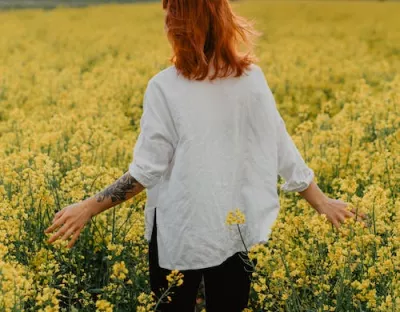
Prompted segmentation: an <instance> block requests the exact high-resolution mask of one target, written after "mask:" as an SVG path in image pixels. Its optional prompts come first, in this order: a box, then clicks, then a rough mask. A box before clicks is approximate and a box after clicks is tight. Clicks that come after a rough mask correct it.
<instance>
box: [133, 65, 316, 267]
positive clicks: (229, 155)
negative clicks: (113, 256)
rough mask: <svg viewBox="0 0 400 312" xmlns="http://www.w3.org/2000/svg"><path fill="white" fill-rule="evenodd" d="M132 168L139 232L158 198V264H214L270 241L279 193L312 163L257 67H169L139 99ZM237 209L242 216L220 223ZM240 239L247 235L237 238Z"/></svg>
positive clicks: (308, 175)
mask: <svg viewBox="0 0 400 312" xmlns="http://www.w3.org/2000/svg"><path fill="white" fill-rule="evenodd" d="M132 156H133V160H132V162H131V163H130V165H129V173H130V174H131V175H132V176H133V177H134V178H135V179H136V180H137V181H139V182H140V183H141V184H142V185H143V186H144V187H146V192H147V202H146V207H145V239H146V240H147V241H148V242H150V238H151V231H152V229H153V219H154V208H155V207H157V221H156V222H157V244H158V249H159V265H160V267H162V268H166V269H169V270H174V269H176V270H190V269H201V268H206V267H211V266H217V265H219V264H221V263H222V262H223V261H225V260H226V259H227V258H229V257H230V256H232V255H234V254H235V253H236V252H240V251H245V250H246V249H245V246H244V244H246V247H247V248H248V249H249V248H251V247H252V246H253V245H255V244H259V243H265V242H267V241H268V239H269V236H270V233H271V227H272V225H273V223H274V221H275V220H276V218H277V216H278V213H279V208H280V207H279V196H278V192H277V182H278V175H279V176H281V177H282V178H283V179H284V180H285V183H284V184H283V185H282V186H281V190H282V191H284V192H294V191H296V192H298V191H303V190H305V189H306V188H307V187H308V186H309V185H310V183H311V182H312V180H313V177H314V172H313V170H312V169H311V168H309V167H308V166H307V165H306V163H305V162H304V160H303V158H302V156H301V154H300V152H299V151H298V149H297V148H296V146H295V144H294V142H293V141H292V139H291V137H290V135H289V134H288V132H287V130H286V127H285V123H284V120H283V119H282V117H281V115H280V113H279V111H278V110H277V107H276V103H275V100H274V97H273V95H272V92H271V90H270V88H269V86H268V83H267V81H266V79H265V76H264V74H263V72H262V70H261V68H260V67H259V66H257V65H255V64H253V65H251V68H250V69H249V70H248V71H246V73H245V75H243V76H241V77H227V78H222V79H217V80H214V81H209V80H203V81H194V80H188V79H186V78H184V77H183V76H182V75H178V72H177V70H176V68H175V66H170V67H168V68H166V69H164V70H162V71H160V72H159V73H158V74H156V75H155V76H153V77H152V78H151V79H150V80H149V82H148V85H147V88H146V91H145V95H144V99H143V114H142V117H141V120H140V134H139V136H138V140H137V142H136V144H135V146H134V149H133V155H132ZM236 208H239V209H240V210H241V211H242V212H243V213H244V214H245V216H246V222H245V224H241V225H240V231H241V235H242V237H241V236H240V233H239V231H238V228H237V225H227V224H226V223H225V221H226V217H227V215H228V212H229V211H231V210H233V209H236ZM242 239H243V241H242Z"/></svg>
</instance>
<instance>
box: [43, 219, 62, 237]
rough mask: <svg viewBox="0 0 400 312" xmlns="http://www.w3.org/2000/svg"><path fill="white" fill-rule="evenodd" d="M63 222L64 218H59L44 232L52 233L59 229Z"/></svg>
mask: <svg viewBox="0 0 400 312" xmlns="http://www.w3.org/2000/svg"><path fill="white" fill-rule="evenodd" d="M64 222H65V218H64V217H63V216H61V217H60V218H59V219H57V220H56V221H54V222H53V224H52V225H51V226H50V227H48V228H47V229H46V230H45V231H44V232H45V233H50V232H53V231H54V230H55V229H56V228H58V227H60V226H61V225H62V224H63V223H64Z"/></svg>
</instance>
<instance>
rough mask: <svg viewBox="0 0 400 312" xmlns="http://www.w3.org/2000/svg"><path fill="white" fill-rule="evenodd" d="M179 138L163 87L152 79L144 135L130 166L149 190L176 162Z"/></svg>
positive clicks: (142, 121)
mask: <svg viewBox="0 0 400 312" xmlns="http://www.w3.org/2000/svg"><path fill="white" fill-rule="evenodd" d="M177 137H178V136H177V133H176V129H175V126H174V122H173V118H172V116H171V112H170V110H169V107H168V105H167V101H166V99H165V97H164V95H163V93H162V91H161V90H160V88H159V86H158V85H157V84H156V83H155V82H154V81H152V80H150V81H149V83H148V85H147V88H146V91H145V94H144V97H143V114H142V117H141V119H140V133H139V136H138V139H137V141H136V144H135V147H134V149H133V154H132V156H133V160H132V162H131V163H130V164H129V173H130V175H131V176H132V177H134V178H135V179H136V180H137V181H138V182H139V183H140V184H142V185H143V186H144V187H146V188H151V187H153V186H154V185H156V184H157V182H158V181H159V179H160V178H161V176H162V175H163V174H164V172H165V171H166V169H167V168H168V166H169V163H170V162H171V160H172V157H173V155H174V153H175V147H176V143H177Z"/></svg>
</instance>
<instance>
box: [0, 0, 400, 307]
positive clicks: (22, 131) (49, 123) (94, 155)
mask: <svg viewBox="0 0 400 312" xmlns="http://www.w3.org/2000/svg"><path fill="white" fill-rule="evenodd" d="M233 6H234V9H235V10H236V11H237V12H238V13H240V14H242V15H244V16H246V17H248V18H254V20H255V25H256V28H257V29H258V30H260V31H261V32H262V33H263V34H262V36H261V37H260V39H259V40H258V42H257V46H256V54H257V55H258V57H259V59H260V61H259V65H260V66H261V67H262V69H263V71H264V73H265V75H266V78H267V80H268V83H269V85H270V87H271V89H272V91H273V93H274V96H275V99H276V102H277V106H278V108H279V110H280V112H281V114H282V116H283V119H284V120H285V122H286V126H287V129H288V132H289V133H290V134H291V136H292V138H293V140H294V142H295V143H296V145H297V147H298V148H299V151H300V152H301V154H302V155H303V157H304V159H305V161H306V162H307V163H308V165H309V166H310V167H311V168H312V169H313V170H314V171H315V174H316V181H317V183H318V185H319V186H320V188H321V189H322V190H323V191H324V192H325V193H326V194H327V195H328V196H330V197H333V198H337V199H342V200H344V201H347V202H349V203H351V204H352V205H353V206H354V207H357V208H358V209H359V210H361V211H362V212H365V213H367V214H368V216H369V217H370V223H369V226H368V227H366V228H363V227H362V226H361V224H360V223H359V222H355V221H354V220H353V219H347V221H346V222H345V224H343V225H342V226H341V227H340V228H339V229H336V228H335V227H334V226H333V225H332V224H330V223H329V222H328V221H327V220H326V218H325V216H324V215H319V214H317V212H316V211H315V210H313V208H312V207H311V206H310V205H309V204H308V203H307V202H306V201H305V200H304V199H302V198H301V197H300V196H299V195H298V194H296V193H292V194H284V193H282V192H280V203H281V211H280V214H279V217H278V220H277V221H276V223H275V224H274V227H273V229H272V233H271V237H270V239H269V241H268V243H267V244H263V245H259V246H255V247H254V248H252V249H251V257H252V258H256V259H257V266H256V271H255V272H254V274H253V284H252V290H251V296H250V302H249V309H248V310H247V311H290V312H291V311H345V312H347V311H360V312H361V311H384V312H398V311H400V194H399V192H400V19H399V14H398V12H400V3H395V2H362V1H358V2H317V1H312V2H311V1H298V2H295V1H282V2H279V1H261V0H259V1H255V0H254V1H241V2H235V3H234V4H233ZM163 16H164V15H163V12H162V9H161V4H160V3H158V2H157V3H151V4H130V5H128V4H126V5H122V4H120V5H111V4H110V5H100V6H93V7H85V8H58V9H55V10H46V11H44V10H39V9H27V10H16V11H13V10H10V11H3V12H0V25H1V26H0V311H1V312H3V311H7V312H9V311H13V312H15V311H42V312H44V311H46V312H53V311H54V312H55V311H154V308H155V305H156V304H157V302H154V301H152V300H151V295H150V287H149V275H148V262H147V261H148V259H147V253H148V245H147V242H146V241H145V240H144V237H143V235H144V216H143V208H144V205H145V201H146V198H145V196H146V195H145V192H142V193H141V194H140V195H139V196H137V197H135V198H134V199H132V200H130V201H127V202H124V203H123V204H121V205H118V206H115V207H114V208H112V209H110V210H108V211H106V212H104V213H102V214H100V215H97V216H95V217H94V218H93V220H92V221H91V222H90V223H89V224H88V225H87V226H86V227H85V229H84V230H83V231H82V233H81V235H80V237H79V239H78V241H77V243H76V244H75V246H74V247H73V248H72V249H71V250H70V249H68V248H66V244H67V242H66V241H62V240H58V241H56V242H55V243H54V244H53V245H50V244H48V243H46V239H47V238H48V237H49V236H50V235H46V234H45V233H44V230H45V229H46V228H47V227H48V226H49V225H50V224H51V220H52V218H53V216H54V213H55V212H57V211H59V210H61V209H62V208H63V207H65V206H67V205H69V204H72V203H74V202H77V201H81V200H83V199H85V198H87V197H90V196H92V195H94V194H95V193H97V192H98V191H100V190H102V189H103V188H105V187H106V186H108V185H110V184H111V183H113V182H114V181H115V180H116V179H117V178H119V177H120V176H121V175H122V174H123V173H124V172H126V171H127V169H128V165H129V163H130V162H131V161H132V150H133V147H134V145H135V141H136V139H137V137H138V133H139V131H140V129H139V120H140V117H141V113H142V100H143V93H144V90H145V87H146V84H147V82H148V80H149V79H150V78H151V77H152V76H153V75H155V74H156V73H157V72H158V71H160V70H162V69H164V68H166V67H167V66H169V65H170V63H169V61H168V60H169V56H170V47H169V45H168V41H167V39H166V38H165V35H164V31H163ZM281 183H283V181H282V180H279V184H281ZM238 208H239V209H240V207H238ZM233 219H234V218H233V217H230V220H231V221H232V220H233ZM239 221H240V222H238V224H237V227H238V229H240V226H241V225H240V224H241V223H243V222H245V216H240V218H239ZM168 281H169V283H170V286H171V288H170V290H173V289H174V287H179V286H180V285H181V283H182V276H181V275H180V274H179V272H177V271H174V272H172V274H171V276H170V277H169V279H168ZM199 296H200V295H199ZM167 298H168V293H166V295H165V298H164V299H166V300H167ZM201 301H202V300H201V298H199V300H198V302H199V307H202V306H203V305H202V302H201ZM203 303H204V301H203ZM203 311H204V310H203ZM221 312H225V311H221ZM226 312H229V311H226Z"/></svg>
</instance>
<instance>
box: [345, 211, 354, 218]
mask: <svg viewBox="0 0 400 312" xmlns="http://www.w3.org/2000/svg"><path fill="white" fill-rule="evenodd" d="M345 217H348V218H354V217H356V215H355V214H354V213H352V212H351V211H348V210H346V211H345Z"/></svg>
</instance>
